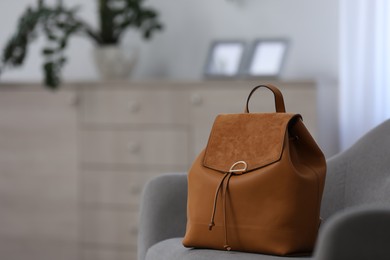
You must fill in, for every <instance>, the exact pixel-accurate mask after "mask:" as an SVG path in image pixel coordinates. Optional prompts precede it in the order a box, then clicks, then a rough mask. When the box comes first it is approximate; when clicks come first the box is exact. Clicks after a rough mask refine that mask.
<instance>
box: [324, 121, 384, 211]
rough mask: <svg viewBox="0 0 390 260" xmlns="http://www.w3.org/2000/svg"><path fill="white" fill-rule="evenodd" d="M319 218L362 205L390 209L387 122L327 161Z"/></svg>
mask: <svg viewBox="0 0 390 260" xmlns="http://www.w3.org/2000/svg"><path fill="white" fill-rule="evenodd" d="M327 164H328V171H327V176H326V182H325V190H324V195H323V200H322V208H321V216H322V217H323V218H324V219H327V218H328V217H329V216H331V215H332V214H333V213H335V212H336V211H338V210H342V209H344V208H348V207H353V206H359V205H363V204H387V205H390V120H387V121H385V122H383V123H382V124H380V125H379V126H377V127H376V128H374V129H373V130H371V131H370V132H368V133H367V134H366V135H365V136H363V137H362V138H361V139H360V140H359V141H358V142H356V143H355V144H354V145H353V146H352V147H351V148H349V149H348V150H346V151H344V152H342V153H340V154H338V155H336V156H334V157H333V158H330V159H329V160H328V162H327Z"/></svg>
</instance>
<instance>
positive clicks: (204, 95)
mask: <svg viewBox="0 0 390 260" xmlns="http://www.w3.org/2000/svg"><path fill="white" fill-rule="evenodd" d="M257 84H259V82H256V81H207V82H193V83H191V82H183V83H180V82H175V83H172V82H165V83H164V82H149V83H129V82H117V83H90V84H89V83H85V84H70V85H66V86H63V87H62V90H61V91H60V92H58V93H50V92H48V91H47V90H45V89H43V88H42V87H40V86H33V87H32V88H33V91H31V90H30V87H31V86H28V85H26V86H22V87H21V86H19V87H15V86H10V87H7V88H6V89H1V88H0V90H1V91H2V93H1V98H0V100H1V103H0V107H1V111H0V134H1V135H0V143H1V144H2V145H1V146H0V153H1V155H2V156H1V158H0V160H1V162H2V173H0V178H1V182H0V183H1V186H0V191H1V192H2V194H6V196H2V198H6V199H4V200H2V201H1V202H0V209H1V211H2V212H6V213H7V214H5V215H4V214H3V215H4V216H5V217H4V218H0V226H1V227H2V228H0V238H1V239H2V241H3V245H5V246H4V247H6V250H5V249H4V250H5V251H4V252H8V253H1V252H0V258H3V259H16V258H18V259H24V258H27V256H28V258H29V259H31V260H34V259H37V260H38V259H39V260H51V259H79V260H135V259H136V247H137V226H138V225H137V223H138V210H139V200H140V197H141V192H142V188H143V186H144V184H145V183H146V182H147V181H148V180H149V179H150V178H152V177H153V176H156V175H158V174H164V173H168V172H186V171H187V170H188V168H189V167H190V165H191V163H192V161H193V160H194V159H195V156H196V155H197V154H198V153H199V152H200V151H201V150H202V149H203V148H204V147H205V145H206V143H207V139H208V136H209V133H210V129H211V127H212V123H213V121H214V118H215V117H216V116H217V115H218V114H220V113H240V112H242V111H243V110H244V106H245V102H246V98H247V95H248V93H249V91H250V90H251V89H252V88H253V87H254V86H256V85H257ZM273 84H275V85H277V86H279V87H280V88H281V90H282V92H283V94H284V98H285V102H286V109H287V110H288V111H289V112H297V113H301V114H302V116H303V118H304V121H305V124H306V126H308V128H309V130H310V131H311V133H312V134H313V135H314V137H316V135H317V125H318V124H317V89H316V86H315V83H314V82H311V81H308V82H273ZM250 110H251V112H267V111H272V112H273V111H274V104H273V96H272V94H271V93H270V92H267V91H265V90H264V91H263V90H262V91H259V93H256V94H255V95H254V96H253V98H252V100H251V104H250ZM8 200H9V203H8V202H7V201H8ZM6 202H7V203H6ZM10 205H12V207H11V208H10ZM34 205H36V206H34ZM16 244H23V245H26V248H34V250H30V251H26V253H25V254H24V255H23V252H22V251H23V250H19V249H18V248H17V247H15V246H13V245H16ZM7 245H8V246H7ZM33 255H34V256H36V258H34V257H33ZM53 256H55V257H53Z"/></svg>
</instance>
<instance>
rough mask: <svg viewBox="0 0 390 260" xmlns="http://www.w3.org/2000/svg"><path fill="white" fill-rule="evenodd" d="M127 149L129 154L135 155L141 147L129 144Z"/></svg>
mask: <svg viewBox="0 0 390 260" xmlns="http://www.w3.org/2000/svg"><path fill="white" fill-rule="evenodd" d="M127 148H128V151H129V152H130V153H131V154H136V153H139V151H140V150H141V145H140V144H139V143H137V142H131V143H129V144H128V145H127Z"/></svg>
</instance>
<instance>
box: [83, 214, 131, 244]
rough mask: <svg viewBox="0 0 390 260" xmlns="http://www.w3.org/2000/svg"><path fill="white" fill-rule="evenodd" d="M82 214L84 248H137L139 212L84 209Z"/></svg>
mask: <svg viewBox="0 0 390 260" xmlns="http://www.w3.org/2000/svg"><path fill="white" fill-rule="evenodd" d="M81 214H82V221H81V242H82V244H83V246H85V247H92V246H93V247H102V248H104V247H108V246H111V247H121V248H125V249H134V248H136V246H137V233H138V211H130V210H128V211H127V210H113V209H110V208H97V207H84V208H83V209H82V212H81Z"/></svg>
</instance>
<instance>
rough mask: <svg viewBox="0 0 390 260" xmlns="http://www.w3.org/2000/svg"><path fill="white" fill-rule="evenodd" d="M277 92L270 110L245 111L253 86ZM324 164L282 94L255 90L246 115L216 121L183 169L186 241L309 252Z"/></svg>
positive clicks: (215, 246) (216, 246)
mask: <svg viewBox="0 0 390 260" xmlns="http://www.w3.org/2000/svg"><path fill="white" fill-rule="evenodd" d="M260 87H265V88H268V89H270V90H271V91H272V92H273V93H274V95H275V103H276V104H275V105H276V113H249V109H248V103H249V99H250V97H251V96H252V94H253V92H254V91H255V90H256V89H258V88H260ZM325 173H326V162H325V158H324V155H323V153H322V152H321V150H320V149H319V147H318V146H317V144H316V142H315V141H314V140H313V138H312V137H311V135H310V134H309V132H308V130H307V129H306V127H305V126H304V124H303V122H302V117H301V116H300V115H298V114H288V113H285V107H284V101H283V96H282V94H281V92H280V91H279V90H278V89H277V88H276V87H274V86H272V85H260V86H257V87H256V88H254V89H253V90H252V91H251V92H250V94H249V97H248V100H247V103H246V109H245V113H242V114H222V115H218V116H217V118H216V119H215V122H214V125H213V128H212V130H211V134H210V137H209V141H208V144H207V147H206V149H204V150H203V151H202V152H201V153H200V155H199V156H198V157H197V159H196V160H195V161H194V163H193V165H192V167H191V169H190V171H189V174H188V202H187V230H186V234H185V237H184V240H183V244H184V246H186V247H195V248H213V249H220V250H236V251H245V252H257V253H265V254H274V255H289V254H302V253H309V252H311V251H312V250H313V247H314V244H315V241H316V237H317V232H318V228H319V225H320V216H319V214H320V205H321V198H322V192H323V188H324V182H325Z"/></svg>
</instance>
